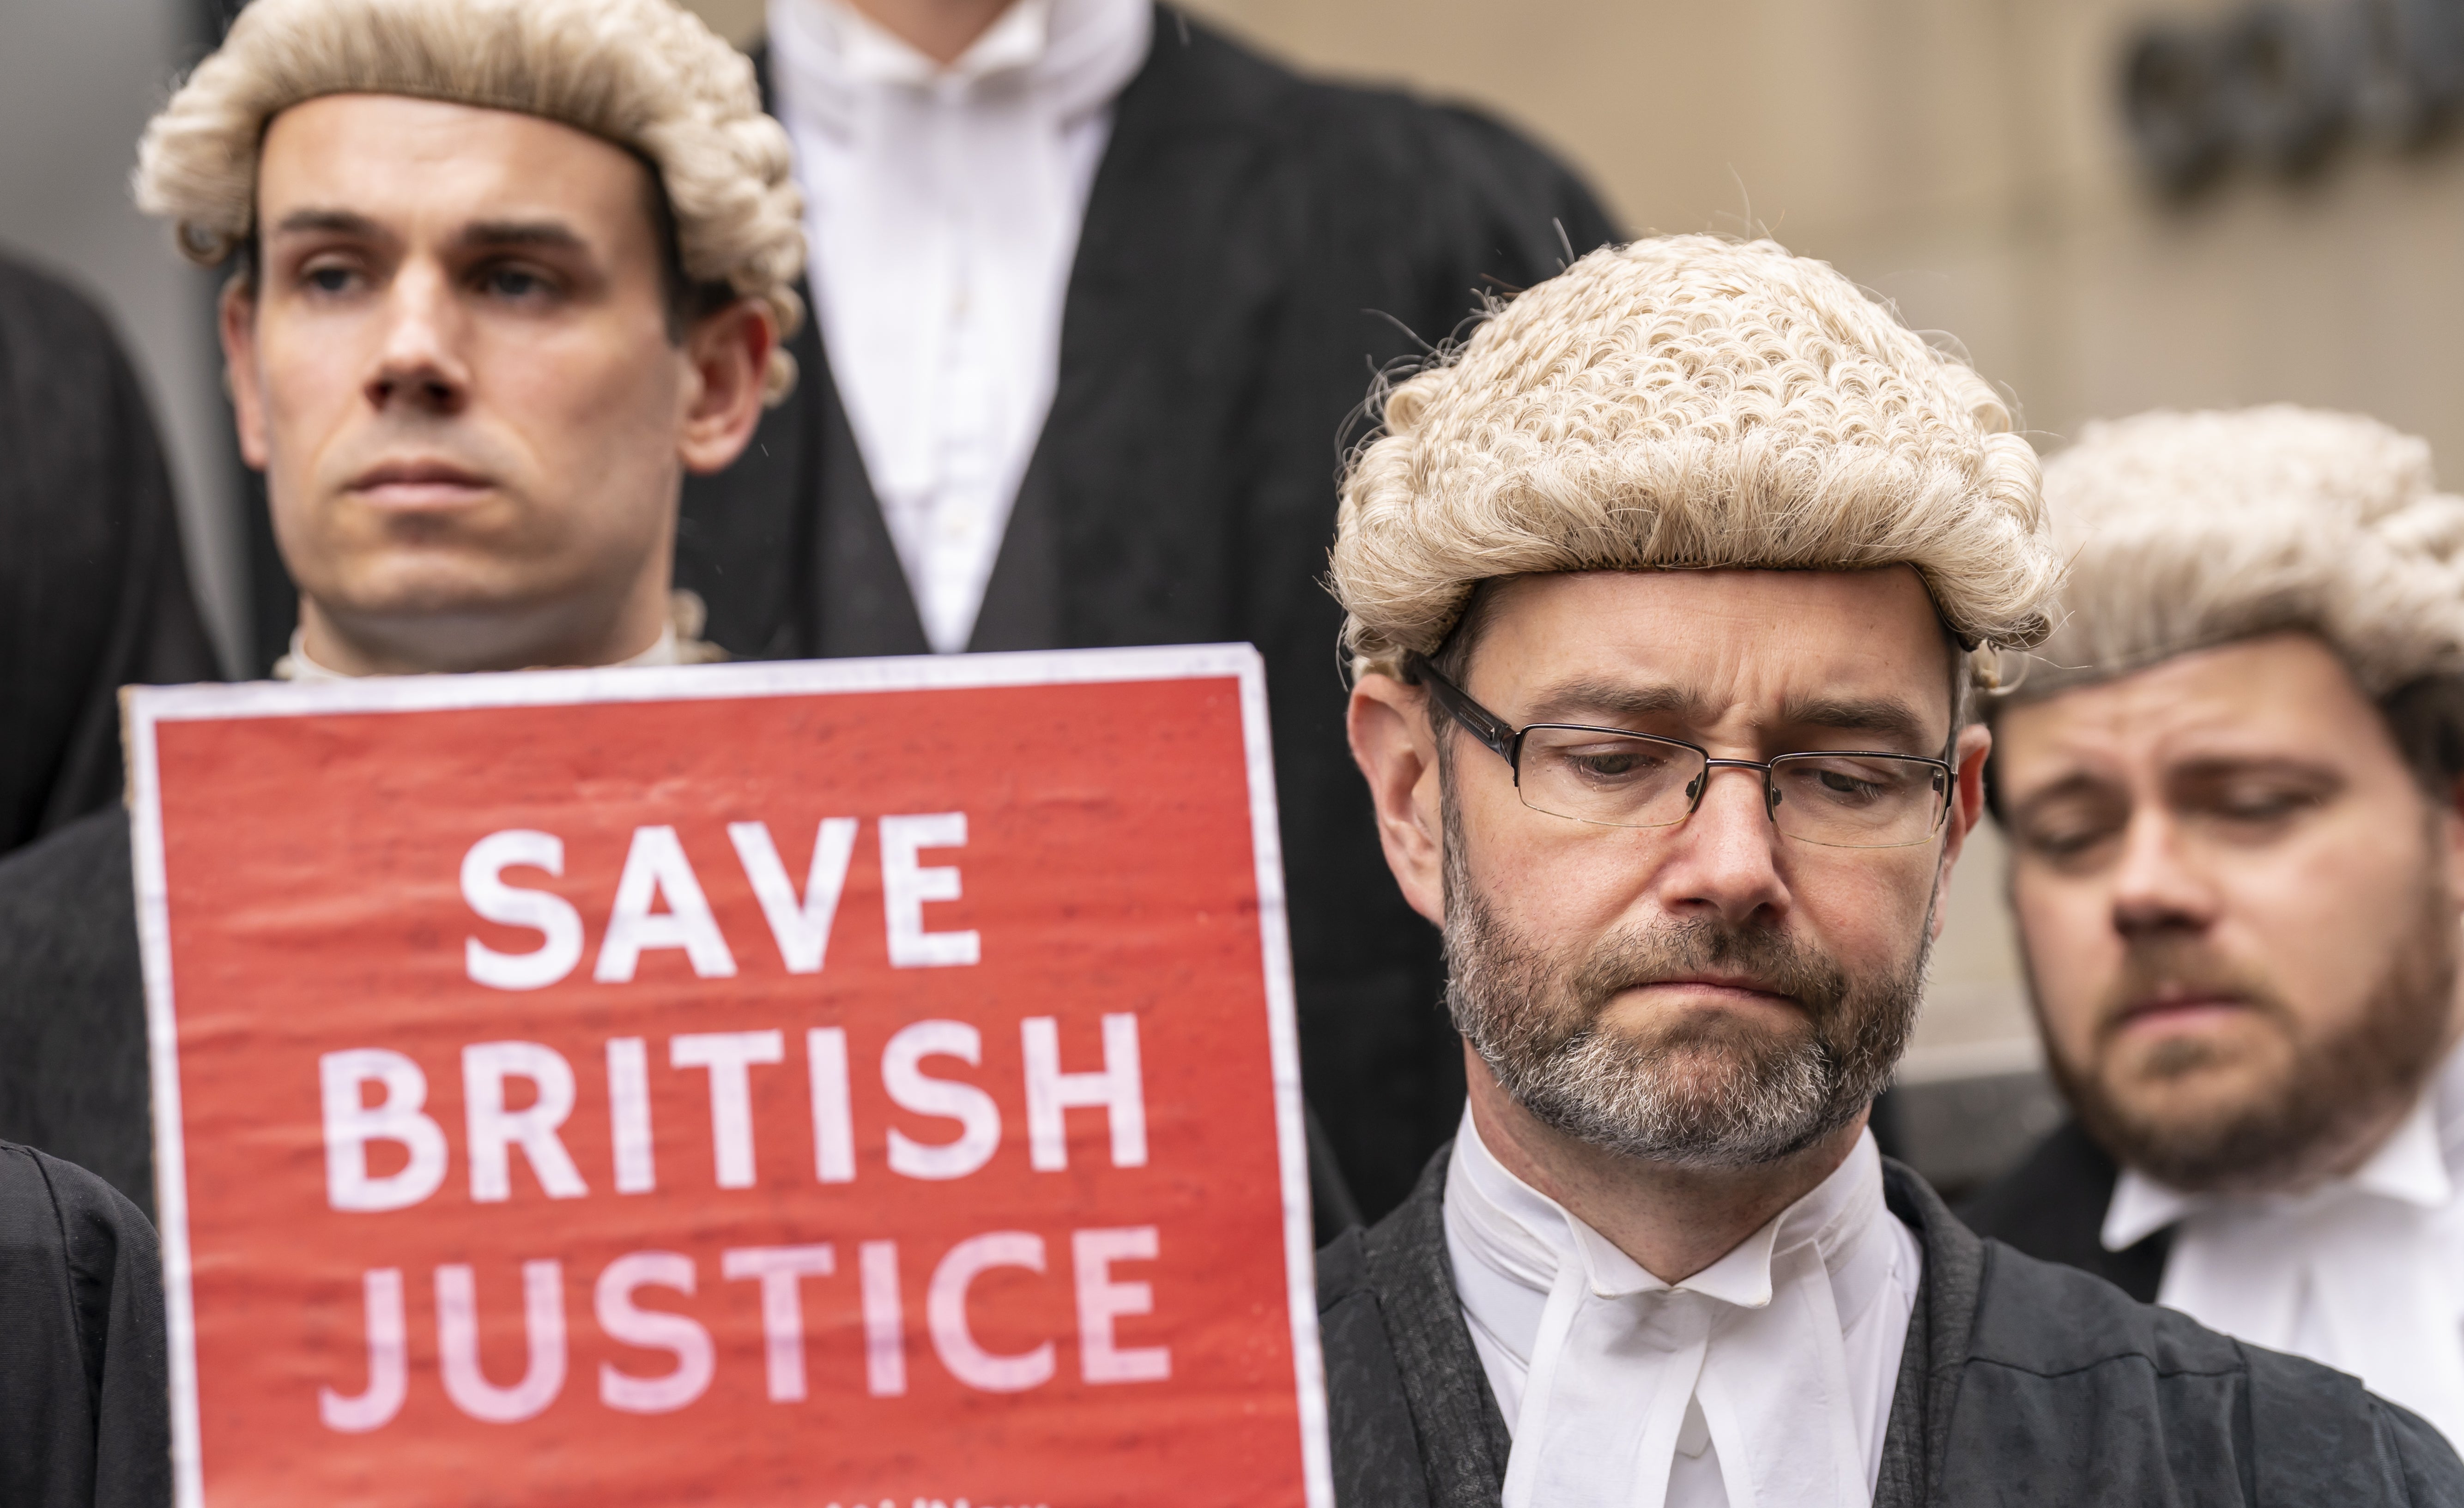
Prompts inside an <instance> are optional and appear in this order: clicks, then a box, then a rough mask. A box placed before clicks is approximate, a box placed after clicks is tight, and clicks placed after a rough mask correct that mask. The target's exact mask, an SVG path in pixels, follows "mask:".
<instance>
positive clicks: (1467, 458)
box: [1331, 235, 2060, 675]
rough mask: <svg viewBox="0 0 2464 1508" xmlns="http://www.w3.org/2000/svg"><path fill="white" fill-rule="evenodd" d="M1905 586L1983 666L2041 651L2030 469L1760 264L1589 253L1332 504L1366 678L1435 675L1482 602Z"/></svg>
mask: <svg viewBox="0 0 2464 1508" xmlns="http://www.w3.org/2000/svg"><path fill="white" fill-rule="evenodd" d="M1900 564H1904V565H1909V566H1913V567H1914V568H1915V569H1916V570H1917V572H1918V573H1919V575H1920V576H1922V577H1923V578H1924V580H1925V585H1926V588H1927V589H1928V590H1929V591H1930V592H1931V593H1932V594H1933V600H1934V603H1935V606H1936V608H1937V609H1938V610H1939V611H1940V613H1941V614H1942V617H1943V620H1944V622H1945V623H1947V624H1949V625H1950V627H1951V628H1952V629H1953V630H1954V631H1955V632H1957V633H1958V634H1959V635H1960V636H1961V637H1962V638H1964V639H1966V640H1968V641H1969V642H1970V643H1972V644H1974V645H1981V646H1993V647H2014V648H2015V647H2024V646H2026V645H2033V644H2035V643H2036V642H2037V641H2038V640H2040V639H2042V638H2043V637H2044V635H2045V633H2046V631H2047V627H2048V619H2047V617H2046V607H2047V603H2048V601H2049V599H2050V598H2051V596H2052V591H2053V587H2054V583H2055V579H2056V578H2057V576H2058V575H2059V571H2060V566H2059V561H2058V557H2057V556H2056V555H2055V553H2054V551H2053V548H2052V544H2051V541H2050V539H2049V538H2048V536H2047V533H2046V530H2045V526H2044V519H2043V508H2042V505H2041V503H2040V500H2039V498H2038V495H2037V471H2036V459H2035V452H2034V451H2032V450H2031V449H2030V448H2029V447H2028V443H2027V442H2026V441H2025V440H2023V439H2021V438H2020V437H2019V436H2017V435H2015V434H2013V433H2012V432H2011V415H2010V411H2009V409H2008V408H2007V407H2006V406H2005V404H2003V402H2002V400H2001V399H2000V398H1999V397H1998V396H1997V395H1996V394H1995V393H1994V391H1993V389H1992V388H1991V386H1989V385H1988V384H1987V383H1986V382H1985V381H1984V379H1982V378H1980V377H1978V376H1977V375H1976V374H1975V373H1974V372H1973V371H1971V370H1969V367H1967V366H1966V365H1965V364H1963V363H1962V362H1960V361H1957V360H1954V359H1953V358H1951V357H1949V356H1947V355H1945V354H1944V353H1943V352H1941V351H1938V350H1936V349H1934V348H1933V347H1932V346H1929V345H1927V344H1926V343H1925V341H1924V340H1923V339H1920V338H1919V337H1918V336H1917V335H1916V334H1915V333H1914V332H1912V331H1910V330H1909V329H1908V328H1907V327H1906V326H1905V325H1903V324H1902V323H1901V322H1900V321H1899V319H1898V317H1896V316H1895V315H1894V314H1893V313H1892V312H1891V311H1890V310H1888V309H1887V308H1885V307H1884V306H1882V305H1881V304H1879V303H1877V302H1876V301H1875V300H1873V299H1872V298H1870V297H1868V296H1866V295H1864V294H1863V293H1862V292H1860V291H1859V289H1858V288H1857V287H1856V286H1855V285H1854V284H1852V283H1850V282H1849V281H1848V279H1847V278H1845V277H1843V276H1841V275H1840V274H1839V273H1837V272H1836V271H1834V270H1833V269H1832V268H1831V267H1829V266H1828V265H1826V264H1824V263H1821V262H1816V261H1813V260H1810V259H1808V258H1804V257H1798V256H1792V255H1790V254H1789V252H1788V251H1786V250H1785V249H1784V248H1782V247H1779V246H1777V245H1774V244H1773V243H1771V242H1769V241H1754V242H1746V243H1741V242H1736V241H1731V240H1728V239H1725V238H1722V237H1716V236H1708V235H1681V236H1663V237H1659V238H1655V239H1652V240H1645V241H1637V242H1635V243H1634V244H1632V245H1630V246H1625V247H1617V248H1608V249H1603V250H1601V251H1594V252H1592V253H1591V254H1590V255H1588V256H1585V257H1584V258H1582V259H1581V260H1580V261H1577V262H1576V263H1574V264H1573V266H1572V267H1570V268H1568V269H1567V270H1566V271H1565V272H1563V273H1559V274H1558V275H1557V276H1555V277H1552V278H1551V279H1549V280H1548V281H1547V282H1544V283H1541V284H1539V285H1538V286H1536V287H1534V288H1532V289H1531V290H1530V291H1529V293H1526V294H1523V295H1520V296H1518V297H1516V298H1515V299H1514V300H1513V301H1512V302H1510V303H1508V304H1507V305H1506V306H1505V307H1504V309H1503V310H1501V311H1500V312H1499V313H1497V314H1496V315H1494V316H1493V317H1490V318H1489V319H1488V320H1487V321H1486V322H1485V323H1483V324H1482V325H1481V326H1480V327H1479V328H1478V329H1476V330H1475V331H1474V332H1473V333H1472V334H1471V336H1470V337H1469V339H1466V340H1464V341H1463V343H1462V345H1461V346H1460V347H1459V348H1457V349H1456V350H1454V351H1453V352H1451V353H1450V354H1449V355H1448V356H1446V357H1441V360H1440V361H1439V363H1437V364H1433V365H1432V366H1430V367H1428V368H1427V369H1425V370H1423V371H1421V372H1420V373H1419V374H1418V375H1417V376H1414V377H1412V378H1411V379H1410V380H1408V381H1406V382H1401V383H1399V384H1398V385H1397V386H1396V387H1395V388H1394V389H1393V391H1392V392H1391V393H1390V394H1388V395H1387V397H1386V401H1385V426H1384V429H1383V432H1382V433H1381V434H1379V435H1378V436H1377V437H1376V438H1375V439H1374V440H1373V441H1371V442H1370V443H1369V444H1367V445H1366V446H1364V447H1363V448H1361V449H1360V450H1359V451H1358V452H1357V453H1356V454H1355V455H1354V456H1353V461H1352V464H1351V467H1350V469H1349V470H1348V473H1347V474H1346V476H1345V478H1344V482H1343V501H1342V511H1341V516H1340V524H1339V528H1338V534H1337V537H1336V541H1335V545H1334V551H1333V570H1332V573H1331V586H1332V588H1333V591H1334V594H1335V596H1336V597H1337V598H1338V599H1339V600H1340V601H1342V603H1343V606H1344V608H1345V610H1346V612H1347V613H1348V615H1349V616H1348V618H1347V619H1346V621H1345V623H1344V629H1343V637H1344V645H1345V646H1346V648H1348V649H1349V650H1350V651H1351V654H1352V656H1353V667H1354V669H1355V671H1373V670H1374V671H1378V672H1382V673H1384V674H1388V675H1400V674H1401V673H1402V668H1401V667H1402V659H1403V657H1404V655H1405V654H1406V653H1408V652H1414V651H1417V652H1419V653H1421V654H1433V653H1435V652H1436V651H1437V649H1438V647H1439V645H1441V643H1442V642H1443V641H1444V640H1445V639H1446V637H1447V635H1448V634H1449V633H1450V632H1452V630H1453V628H1454V626H1455V624H1456V623H1458V622H1459V621H1460V620H1461V619H1462V616H1463V610H1464V606H1465V603H1466V602H1467V601H1469V600H1470V597H1471V595H1472V593H1473V591H1474V589H1475V588H1476V587H1477V586H1478V585H1479V584H1480V583H1481V582H1483V581H1485V580H1489V579H1496V578H1501V577H1507V576H1519V575H1526V574H1539V573H1556V572H1566V571H1589V570H1647V569H1666V568H1683V567H1694V568H1705V569H1708V568H1718V567H1731V568H1740V567H1746V568H1771V569H1796V570H1862V569H1868V568H1873V567H1880V566H1886V565H1900Z"/></svg>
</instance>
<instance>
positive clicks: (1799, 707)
mask: <svg viewBox="0 0 2464 1508" xmlns="http://www.w3.org/2000/svg"><path fill="white" fill-rule="evenodd" d="M1779 721H1780V722H1781V723H1783V724H1787V725H1790V726H1793V727H1797V728H1831V729H1837V730H1839V731H1840V732H1859V733H1877V734H1880V735H1881V736H1882V737H1884V738H1897V739H1902V740H1903V741H1905V742H1907V743H1910V744H1927V745H1930V744H1931V743H1934V742H1938V741H1939V740H1936V739H1934V738H1933V736H1932V734H1931V732H1929V731H1928V728H1927V720H1926V719H1925V717H1924V716H1923V715H1922V714H1920V713H1919V712H1918V711H1917V710H1916V709H1915V708H1913V707H1910V706H1909V705H1908V704H1907V703H1905V702H1903V701H1901V700H1899V699H1898V698H1897V697H1888V696H1880V697H1831V696H1815V697H1808V698H1806V699H1804V700H1802V701H1793V702H1788V703H1785V704H1783V705H1782V706H1781V708H1780V715H1779Z"/></svg>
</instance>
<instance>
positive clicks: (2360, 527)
mask: <svg viewBox="0 0 2464 1508" xmlns="http://www.w3.org/2000/svg"><path fill="white" fill-rule="evenodd" d="M2045 500H2046V504H2047V507H2048V508H2049V510H2050V511H2051V513H2052V514H2053V518H2054V528H2055V535H2056V538H2057V541H2058V542H2059V544H2060V545H2061V547H2062V549H2063V550H2064V552H2065V554H2066V555H2068V556H2069V557H2070V560H2071V567H2070V576H2069V579H2068V580H2067V581H2066V582H2065V583H2064V585H2063V587H2062V591H2061V610H2060V614H2059V617H2058V621H2059V623H2060V626H2059V627H2058V628H2057V630H2056V631H2055V633H2054V636H2053V637H2052V638H2051V639H2050V640H2048V641H2047V642H2046V644H2045V645H2044V647H2043V649H2042V650H2041V651H2039V661H2038V663H2037V664H2036V665H2035V667H2033V668H2032V669H2031V670H2030V672H2029V673H2028V675H2027V677H2026V678H2025V679H2024V680H2023V681H2021V682H2020V684H2019V686H2018V688H2017V694H2018V695H2019V696H2020V697H2021V698H2023V699H2030V698H2034V697H2035V696H2040V695H2048V694H2052V693H2053V692H2056V691H2058V690H2061V689H2063V688H2068V687H2073V686H2078V685H2080V684H2082V683H2084V682H2087V681H2092V680H2099V679H2104V678H2108V677H2111V676H2116V675H2123V674H2127V673H2129V672H2130V671H2133V670H2137V669H2141V668H2144V667H2147V666H2149V665H2151V664H2153V663H2155V662H2157V661H2160V660H2165V659H2168V658H2171V657H2172V656H2175V655H2180V654H2185V653H2188V652H2190V651H2192V650H2197V649H2203V648H2210V647H2213V646H2215V645H2222V644H2229V643H2232V642H2233V641H2235V640H2241V639H2250V638H2254V637H2256V636H2258V635H2261V634H2268V633H2277V632H2282V631H2286V630H2295V631H2300V632H2305V633H2310V634H2314V635H2316V636H2317V637H2318V638H2319V639H2321V641H2323V642H2324V643H2325V644H2326V645H2328V646H2329V647H2330V648H2332V649H2334V650H2335V651H2336V652H2337V653H2338V654H2339V655H2340V656H2342V657H2343V661H2344V663H2345V665H2346V667H2348V668H2349V669H2350V670H2351V672H2352V674H2353V678H2354V680H2355V682H2356V683H2357V684H2358V685H2359V686H2360V688H2362V690H2363V692H2364V694H2365V695H2367V696H2369V697H2371V698H2373V699H2378V698H2384V697H2386V696H2387V695H2389V694H2390V693H2392V692H2395V691H2398V690H2401V689H2403V688H2406V687H2408V686H2409V685H2411V684H2412V683H2415V682H2418V681H2421V680H2422V679H2424V678H2425V677H2431V676H2453V675H2456V674H2458V673H2460V672H2464V498H2458V497H2455V496H2453V495H2452V494H2450V493H2446V492H2440V491H2438V488H2437V484H2436V482H2435V481H2434V480H2433V479H2432V477H2431V469H2430V447H2429V445H2428V444H2427V443H2426V442H2424V441H2421V440H2418V439H2415V438H2413V437H2412V436H2410V435H2407V434H2401V433H2398V432H2397V431H2396V430H2394V429H2391V428H2389V427H2387V426H2386V425H2383V424H2381V423H2379V422H2378V421H2377V420H2375V419H2367V418H2364V417H2362V416H2361V415H2358V414H2338V413H2324V412H2321V411H2320V410H2318V409H2312V408H2297V407H2294V406H2292V405H2290V404H2276V405H2272V406H2269V407H2263V408H2245V409H2240V410H2237V411H2233V412H2228V413H2166V412H2158V413H2145V414H2140V415H2138V416H2137V417H2135V418H2130V419H2122V420H2116V421H2113V422H2110V423H2104V424H2092V425H2089V426H2086V427H2085V428H2084V429H2083V430H2081V431H2080V433H2079V442H2078V443H2077V444H2076V445H2074V446H2072V447H2071V448H2069V449H2067V450H2065V451H2062V452H2061V453H2060V454H2058V455H2057V456H2055V457H2054V458H2053V459H2052V460H2050V461H2048V462H2047V463H2046V465H2045Z"/></svg>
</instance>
